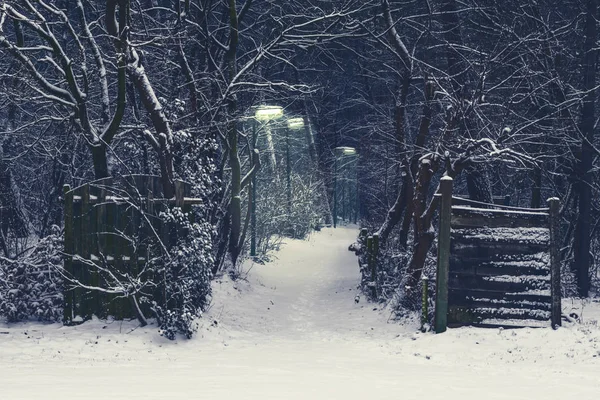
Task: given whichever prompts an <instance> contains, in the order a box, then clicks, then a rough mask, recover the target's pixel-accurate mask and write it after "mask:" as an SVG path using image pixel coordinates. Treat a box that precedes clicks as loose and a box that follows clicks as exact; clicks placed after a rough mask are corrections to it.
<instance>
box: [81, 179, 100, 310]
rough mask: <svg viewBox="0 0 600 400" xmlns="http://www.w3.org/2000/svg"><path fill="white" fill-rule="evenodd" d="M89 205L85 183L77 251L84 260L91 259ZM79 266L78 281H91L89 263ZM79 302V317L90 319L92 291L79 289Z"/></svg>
mask: <svg viewBox="0 0 600 400" xmlns="http://www.w3.org/2000/svg"><path fill="white" fill-rule="evenodd" d="M90 214H91V205H90V185H89V183H88V184H85V185H83V186H82V187H81V217H80V224H81V230H80V235H81V249H80V251H79V256H80V257H81V258H83V259H84V260H86V261H91V241H92V236H91V231H92V225H91V224H92V218H91V215H90ZM79 268H80V269H81V274H80V275H79V277H80V282H82V283H85V284H90V283H92V276H93V274H94V272H96V271H94V270H91V269H90V266H89V265H85V264H84V263H80V266H79ZM79 292H80V299H81V300H80V302H81V308H80V313H81V317H82V318H83V320H84V321H87V320H88V319H92V314H93V313H94V312H93V297H94V294H93V292H88V291H87V290H84V289H80V291H79Z"/></svg>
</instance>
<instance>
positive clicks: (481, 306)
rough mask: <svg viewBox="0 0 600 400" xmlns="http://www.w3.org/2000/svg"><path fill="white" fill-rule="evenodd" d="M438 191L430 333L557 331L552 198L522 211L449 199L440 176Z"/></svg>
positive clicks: (555, 209)
mask: <svg viewBox="0 0 600 400" xmlns="http://www.w3.org/2000/svg"><path fill="white" fill-rule="evenodd" d="M440 192H441V193H440V194H439V196H441V202H440V204H441V206H440V225H439V235H438V262H437V286H436V291H437V292H436V303H435V330H436V332H438V333H440V332H444V331H445V330H446V327H447V326H460V325H466V324H472V325H483V326H486V325H487V326H499V325H500V326H502V325H508V324H509V323H508V321H511V322H510V324H514V323H515V321H517V322H516V325H523V326H524V325H528V324H529V323H530V322H531V321H533V320H538V321H539V320H542V321H543V320H550V321H551V324H552V326H553V327H556V326H559V325H560V324H561V293H560V259H559V257H560V256H559V252H558V247H557V242H558V241H557V232H558V210H559V200H558V199H556V198H551V199H549V200H548V208H541V209H525V208H517V207H510V206H504V205H498V204H485V203H479V202H474V201H471V200H468V199H464V198H454V197H452V179H450V178H448V177H444V178H442V181H441V184H440ZM455 203H458V204H460V205H455Z"/></svg>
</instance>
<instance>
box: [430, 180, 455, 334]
mask: <svg viewBox="0 0 600 400" xmlns="http://www.w3.org/2000/svg"><path fill="white" fill-rule="evenodd" d="M452 183H453V181H452V178H450V177H449V176H444V177H443V178H442V179H441V180H440V193H441V194H442V201H441V203H440V227H439V232H438V253H437V274H436V298H435V323H434V325H435V332H436V333H442V332H445V331H446V327H447V325H448V285H449V281H448V270H449V263H450V247H451V246H450V220H451V217H452Z"/></svg>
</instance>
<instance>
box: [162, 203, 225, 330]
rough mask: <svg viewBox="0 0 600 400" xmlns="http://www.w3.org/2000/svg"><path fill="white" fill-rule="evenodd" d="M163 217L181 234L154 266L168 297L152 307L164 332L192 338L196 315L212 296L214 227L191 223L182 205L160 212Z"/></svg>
mask: <svg viewBox="0 0 600 400" xmlns="http://www.w3.org/2000/svg"><path fill="white" fill-rule="evenodd" d="M161 218H162V219H163V221H164V222H163V223H165V224H168V225H169V226H171V227H173V229H176V230H177V231H178V232H180V233H182V234H180V235H179V239H178V241H177V243H176V244H175V245H174V246H172V247H171V249H170V250H169V254H168V256H166V257H163V260H161V261H160V262H159V263H158V264H157V265H156V267H155V276H157V277H161V278H160V281H159V282H155V283H156V284H157V285H158V292H159V293H163V294H164V296H165V298H164V299H161V300H158V299H155V300H154V301H153V307H152V309H153V311H154V312H155V314H156V318H157V320H158V323H159V326H160V331H161V334H162V335H163V336H165V337H167V338H169V339H174V338H175V335H176V334H177V333H181V334H183V335H184V336H185V337H187V338H190V337H192V335H193V334H194V332H196V329H197V327H196V323H195V322H194V319H195V317H198V316H200V315H202V311H204V309H205V308H206V306H207V305H208V302H209V299H210V293H211V287H210V282H211V267H212V265H213V263H214V260H213V256H212V234H213V229H212V226H211V225H210V224H208V223H202V224H199V223H191V222H190V220H189V216H187V215H185V214H184V213H183V212H181V209H179V208H174V209H172V210H170V211H167V212H163V213H161Z"/></svg>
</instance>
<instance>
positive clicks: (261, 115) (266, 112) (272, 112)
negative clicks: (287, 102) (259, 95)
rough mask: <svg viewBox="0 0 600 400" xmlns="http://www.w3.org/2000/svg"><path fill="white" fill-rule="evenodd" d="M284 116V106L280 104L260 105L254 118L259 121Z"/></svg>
mask: <svg viewBox="0 0 600 400" xmlns="http://www.w3.org/2000/svg"><path fill="white" fill-rule="evenodd" d="M282 116H283V108H282V107H279V106H259V107H258V108H257V109H256V112H255V113H254V118H256V119H257V120H259V121H270V120H272V119H277V118H281V117H282Z"/></svg>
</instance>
